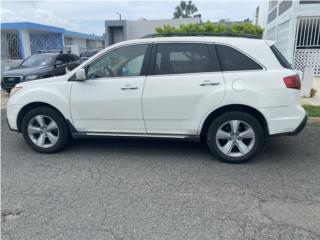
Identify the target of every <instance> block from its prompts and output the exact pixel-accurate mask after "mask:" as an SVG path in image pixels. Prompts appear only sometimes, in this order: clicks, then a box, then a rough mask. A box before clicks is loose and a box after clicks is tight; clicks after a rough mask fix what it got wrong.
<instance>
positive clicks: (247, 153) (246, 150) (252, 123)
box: [207, 111, 264, 163]
mask: <svg viewBox="0 0 320 240" xmlns="http://www.w3.org/2000/svg"><path fill="white" fill-rule="evenodd" d="M263 140H264V135H263V129H262V127H261V124H260V123H259V122H258V121H257V119H256V118H255V117H253V116H252V115H250V114H248V113H244V112H239V111H233V112H228V113H224V114H223V115H221V116H219V117H218V118H216V119H215V120H214V121H212V123H211V125H210V127H209V129H208V133H207V144H208V146H209V149H210V151H211V152H212V154H214V155H215V156H217V157H218V158H219V159H220V160H222V161H224V162H228V163H243V162H246V161H248V160H249V159H251V158H252V157H253V156H254V155H255V154H256V153H257V151H258V150H259V148H260V146H261V145H262V143H263Z"/></svg>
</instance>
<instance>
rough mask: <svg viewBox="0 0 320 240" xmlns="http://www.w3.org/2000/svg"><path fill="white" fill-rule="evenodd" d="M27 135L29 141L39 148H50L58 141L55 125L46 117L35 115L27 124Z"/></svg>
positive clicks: (57, 130)
mask: <svg viewBox="0 0 320 240" xmlns="http://www.w3.org/2000/svg"><path fill="white" fill-rule="evenodd" d="M28 135H29V138H30V139H31V141H32V142H33V143H34V144H35V145H37V146H38V147H41V148H50V147H52V146H53V145H55V144H56V143H57V141H58V139H59V128H58V125H57V123H56V122H55V121H54V120H53V119H52V118H50V117H49V116H46V115H36V116H34V117H33V118H31V119H30V121H29V123H28Z"/></svg>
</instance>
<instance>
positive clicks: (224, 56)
mask: <svg viewBox="0 0 320 240" xmlns="http://www.w3.org/2000/svg"><path fill="white" fill-rule="evenodd" d="M216 48H217V51H218V53H219V56H220V60H221V65H222V69H223V71H241V70H259V69H262V67H261V66H260V65H259V64H257V63H256V62H255V61H253V60H252V59H251V58H249V57H247V56H246V55H244V54H243V53H241V52H240V51H238V50H236V49H234V48H232V47H228V46H225V45H216Z"/></svg>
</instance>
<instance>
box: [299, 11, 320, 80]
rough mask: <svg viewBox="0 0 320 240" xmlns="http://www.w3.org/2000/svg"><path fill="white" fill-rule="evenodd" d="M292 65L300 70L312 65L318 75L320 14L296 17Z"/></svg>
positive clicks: (319, 69)
mask: <svg viewBox="0 0 320 240" xmlns="http://www.w3.org/2000/svg"><path fill="white" fill-rule="evenodd" d="M293 66H294V68H295V69H297V70H301V71H303V70H304V69H305V68H306V67H313V68H314V74H315V76H318V77H319V76H320V16H317V17H301V18H298V19H297V28H296V35H295V50H294V58H293Z"/></svg>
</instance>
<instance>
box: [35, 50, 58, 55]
mask: <svg viewBox="0 0 320 240" xmlns="http://www.w3.org/2000/svg"><path fill="white" fill-rule="evenodd" d="M38 53H60V54H62V53H63V51H62V50H38Z"/></svg>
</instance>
